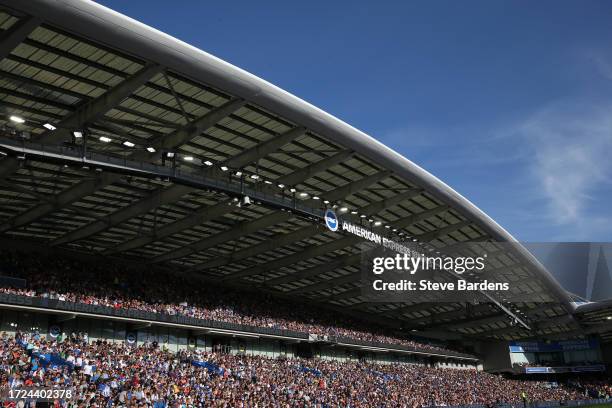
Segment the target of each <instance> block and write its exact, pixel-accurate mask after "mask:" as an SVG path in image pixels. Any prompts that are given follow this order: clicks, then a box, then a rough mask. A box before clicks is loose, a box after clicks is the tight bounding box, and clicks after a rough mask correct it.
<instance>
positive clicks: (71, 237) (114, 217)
mask: <svg viewBox="0 0 612 408" xmlns="http://www.w3.org/2000/svg"><path fill="white" fill-rule="evenodd" d="M190 191H191V188H190V187H187V186H182V185H173V186H171V187H168V188H164V189H157V190H155V191H153V193H151V194H150V195H148V196H147V197H145V198H143V199H141V200H138V201H137V202H136V203H134V204H129V205H128V206H126V207H124V208H121V209H119V210H117V211H115V212H114V213H112V214H110V215H109V216H107V217H104V218H103V219H101V220H98V221H95V222H92V223H91V224H87V225H86V226H84V227H82V228H78V229H76V230H73V231H71V232H69V233H68V234H65V235H63V236H61V237H59V238H57V239H55V240H54V241H53V242H52V243H51V245H62V244H65V243H68V242H72V241H77V240H79V239H83V238H86V237H89V236H90V235H93V234H95V233H97V232H100V231H102V230H104V229H106V228H110V227H113V226H115V225H118V224H120V223H122V222H123V221H125V220H129V219H130V218H133V217H136V216H137V215H139V214H142V213H146V212H149V211H151V210H153V209H155V208H157V207H159V206H162V205H165V204H168V203H172V202H175V201H177V200H178V199H180V198H181V197H182V196H184V195H185V194H187V193H189V192H190Z"/></svg>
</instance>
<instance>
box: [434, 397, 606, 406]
mask: <svg viewBox="0 0 612 408" xmlns="http://www.w3.org/2000/svg"><path fill="white" fill-rule="evenodd" d="M611 402H612V400H610V399H592V400H569V401H532V402H527V403H526V404H525V403H523V402H515V403H509V402H501V403H496V404H492V405H486V404H467V405H444V406H436V405H430V406H428V407H427V408H438V407H439V408H525V407H526V408H556V407H580V406H585V405H599V404H610V403H611Z"/></svg>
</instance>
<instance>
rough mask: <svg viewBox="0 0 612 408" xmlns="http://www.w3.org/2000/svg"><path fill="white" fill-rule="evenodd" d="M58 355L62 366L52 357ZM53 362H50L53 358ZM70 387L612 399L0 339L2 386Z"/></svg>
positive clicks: (264, 402) (395, 371)
mask: <svg viewBox="0 0 612 408" xmlns="http://www.w3.org/2000/svg"><path fill="white" fill-rule="evenodd" d="M45 355H47V356H48V355H54V356H57V357H58V358H59V360H56V361H59V363H56V364H50V363H48V364H45V361H46V360H45V358H44V357H42V356H45ZM47 360H48V359H47ZM21 386H40V387H57V388H70V389H73V390H74V397H73V398H72V399H71V400H66V401H63V402H56V403H55V405H56V406H62V407H132V406H134V407H152V408H166V407H168V408H170V407H181V408H182V407H227V408H230V407H231V408H246V407H249V408H251V407H252V408H255V407H257V408H263V407H317V408H323V407H330V408H331V407H351V408H374V407H377V408H382V407H394V408H395V407H426V406H441V405H459V404H491V405H494V404H496V403H499V402H510V403H516V404H517V405H518V406H520V405H521V404H522V403H523V400H524V399H525V398H528V400H529V401H545V400H556V401H565V400H570V399H584V398H587V397H589V396H590V395H591V394H590V393H592V392H597V393H598V394H597V395H599V396H602V397H609V396H610V392H611V391H612V389H611V388H610V386H609V385H608V384H607V383H596V384H595V385H594V387H595V388H594V389H591V388H593V387H589V385H588V384H581V383H569V382H568V383H567V384H564V385H557V386H555V387H551V385H550V383H546V382H540V381H521V380H513V379H507V378H505V377H503V376H499V375H493V374H488V373H484V372H478V371H476V370H456V369H444V368H432V367H426V366H422V365H411V364H374V363H367V362H355V361H331V360H314V359H309V360H304V359H298V358H296V359H273V358H267V357H263V356H247V355H240V354H221V353H212V352H204V351H189V350H183V351H180V352H178V353H172V352H169V351H167V350H164V349H163V348H162V347H159V346H158V345H157V344H155V343H151V344H143V345H139V346H136V345H132V346H130V345H128V344H127V343H124V342H117V343H112V342H106V341H104V340H96V341H93V342H89V341H87V340H86V339H84V338H83V337H79V336H78V335H77V336H75V335H72V336H67V337H64V338H61V337H58V338H51V337H49V338H45V337H44V336H41V335H39V334H38V333H35V332H34V333H28V334H26V333H19V332H18V333H16V335H15V336H9V335H7V334H6V333H2V334H1V336H0V387H2V388H8V387H13V388H14V387H21Z"/></svg>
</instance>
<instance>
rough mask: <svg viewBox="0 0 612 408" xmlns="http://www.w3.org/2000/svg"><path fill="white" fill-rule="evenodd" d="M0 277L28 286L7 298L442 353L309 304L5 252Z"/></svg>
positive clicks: (158, 275)
mask: <svg viewBox="0 0 612 408" xmlns="http://www.w3.org/2000/svg"><path fill="white" fill-rule="evenodd" d="M0 275H4V276H13V277H18V278H22V279H25V281H26V286H25V287H24V288H17V287H14V286H11V285H7V284H6V283H5V284H4V285H2V286H0V292H5V293H13V294H19V295H23V296H32V297H44V298H52V299H58V300H62V301H66V302H77V303H84V304H92V305H102V306H108V307H111V308H125V309H135V310H140V311H148V312H153V313H162V314H169V315H183V316H188V317H194V318H199V319H207V320H214V321H220V322H228V323H235V324H241V325H247V326H253V327H265V328H276V329H281V330H292V331H295V332H302V333H308V334H314V335H318V336H322V337H324V336H342V337H345V338H349V339H354V340H359V341H367V342H372V343H382V344H393V345H401V346H409V347H416V348H419V349H422V350H428V351H444V350H443V348H441V347H439V346H435V345H431V344H427V343H424V342H417V341H414V340H413V339H409V338H407V337H406V336H397V335H396V334H395V333H390V332H389V331H388V329H385V328H383V327H377V326H375V325H371V324H370V325H366V324H365V323H364V322H363V321H356V320H355V319H353V318H351V317H349V316H346V315H340V314H338V313H332V312H330V311H328V310H326V309H321V308H317V307H316V306H315V305H313V304H309V305H306V304H303V303H298V302H291V301H288V300H279V299H277V298H275V297H272V296H268V295H265V294H262V293H257V294H253V293H251V292H244V291H238V290H235V289H229V288H224V287H218V286H213V285H211V284H209V283H202V282H194V280H190V279H186V278H184V277H181V276H179V275H176V274H170V273H168V272H163V271H155V272H153V271H150V270H142V269H129V270H126V268H125V267H120V266H117V265H112V264H105V265H99V264H90V263H83V262H78V261H74V260H70V259H65V258H52V257H43V256H38V255H37V256H27V255H25V254H23V253H20V252H16V251H3V252H1V253H0Z"/></svg>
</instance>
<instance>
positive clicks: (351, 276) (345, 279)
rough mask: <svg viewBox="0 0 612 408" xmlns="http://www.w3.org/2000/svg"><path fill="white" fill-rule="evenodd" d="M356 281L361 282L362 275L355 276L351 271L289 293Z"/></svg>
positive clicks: (295, 293) (311, 290) (310, 290)
mask: <svg viewBox="0 0 612 408" xmlns="http://www.w3.org/2000/svg"><path fill="white" fill-rule="evenodd" d="M351 256H354V255H351ZM357 256H361V255H359V254H358V255H357ZM355 281H357V282H359V281H360V277H359V276H355V275H354V274H352V273H349V274H348V275H343V276H339V277H337V278H332V279H327V280H324V281H321V282H319V283H316V284H314V285H308V286H304V287H301V288H297V289H294V290H291V291H289V293H290V294H292V295H297V294H302V293H309V292H315V291H317V290H323V289H328V288H330V287H333V286H336V285H343V284H345V283H349V282H355Z"/></svg>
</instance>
